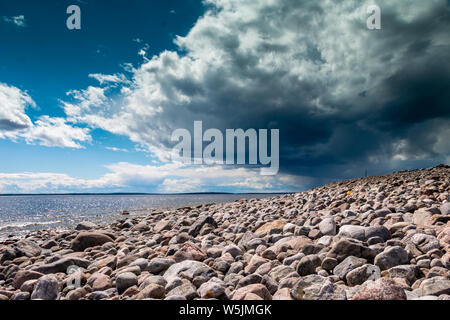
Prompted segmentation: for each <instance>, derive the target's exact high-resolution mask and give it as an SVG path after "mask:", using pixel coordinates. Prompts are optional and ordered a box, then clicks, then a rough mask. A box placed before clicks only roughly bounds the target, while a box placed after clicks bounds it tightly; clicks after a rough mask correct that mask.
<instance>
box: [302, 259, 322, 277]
mask: <svg viewBox="0 0 450 320" xmlns="http://www.w3.org/2000/svg"><path fill="white" fill-rule="evenodd" d="M320 264H321V261H320V258H319V257H318V256H317V255H315V254H311V255H307V256H305V257H303V258H302V259H300V261H299V263H298V265H297V273H298V274H299V275H300V276H307V275H308V274H312V273H316V268H317V267H318V266H320Z"/></svg>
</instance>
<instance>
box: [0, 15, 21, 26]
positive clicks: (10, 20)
mask: <svg viewBox="0 0 450 320" xmlns="http://www.w3.org/2000/svg"><path fill="white" fill-rule="evenodd" d="M3 20H4V21H5V22H7V23H12V24H15V25H16V26H18V27H26V21H25V16H24V15H19V16H12V17H5V16H4V17H3Z"/></svg>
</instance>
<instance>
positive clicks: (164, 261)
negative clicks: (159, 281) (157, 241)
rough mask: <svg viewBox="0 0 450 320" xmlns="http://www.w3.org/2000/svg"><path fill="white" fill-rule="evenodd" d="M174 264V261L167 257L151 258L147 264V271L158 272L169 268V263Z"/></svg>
mask: <svg viewBox="0 0 450 320" xmlns="http://www.w3.org/2000/svg"><path fill="white" fill-rule="evenodd" d="M173 264H175V261H174V260H172V259H168V258H153V259H152V260H150V262H149V263H148V265H147V271H148V272H150V273H153V274H157V273H160V272H161V271H165V270H167V269H169V267H170V266H171V265H173Z"/></svg>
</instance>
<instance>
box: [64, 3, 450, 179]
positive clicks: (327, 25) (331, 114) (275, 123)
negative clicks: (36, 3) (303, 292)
mask: <svg viewBox="0 0 450 320" xmlns="http://www.w3.org/2000/svg"><path fill="white" fill-rule="evenodd" d="M205 3H206V4H207V5H208V7H207V8H208V9H207V11H206V13H205V14H204V16H202V17H200V18H199V19H198V21H197V22H196V23H195V25H194V26H193V28H192V29H191V30H190V31H189V33H188V34H187V35H186V36H178V37H177V38H176V40H175V43H176V44H177V46H178V49H179V50H178V51H176V52H175V51H164V52H162V53H161V54H159V55H157V56H154V57H152V58H151V59H150V60H145V61H144V63H143V64H142V65H140V66H138V67H136V68H133V69H132V70H131V72H132V74H131V77H130V81H131V83H130V84H125V85H123V86H122V88H121V91H120V94H119V95H117V94H114V95H111V99H112V101H113V102H112V101H111V100H109V99H108V98H107V96H101V95H100V96H101V99H100V100H99V99H98V97H97V96H96V95H94V96H92V95H89V91H93V90H94V89H93V88H88V89H87V90H86V91H80V92H82V94H80V95H78V96H75V97H74V98H76V99H74V101H72V102H64V108H65V110H66V113H67V114H68V115H69V116H70V119H71V121H74V122H79V123H84V124H87V125H89V126H91V127H93V128H101V129H104V130H107V131H110V132H112V133H115V134H120V135H125V136H128V137H129V138H130V139H131V140H132V141H134V142H138V143H140V144H142V145H143V146H145V147H146V148H147V149H148V150H150V151H152V152H154V154H155V155H157V156H159V157H161V158H164V155H165V154H166V153H165V151H166V150H167V149H168V148H170V147H171V146H173V143H172V142H171V141H170V135H171V132H172V131H173V130H174V129H176V128H187V129H190V128H192V124H193V121H194V120H202V121H203V123H204V127H205V128H207V127H213V128H219V129H222V130H224V129H225V128H244V129H245V128H279V129H280V148H281V150H280V152H281V154H280V165H281V167H280V170H282V171H283V172H285V173H288V174H294V175H308V176H314V177H316V178H317V179H318V180H317V181H320V179H321V178H327V179H330V178H331V179H333V178H342V177H348V176H360V175H362V174H363V170H364V169H363V168H368V169H369V173H371V174H376V173H379V172H385V171H386V170H391V169H395V168H405V167H414V166H423V165H427V164H430V163H431V164H434V163H436V162H440V161H446V159H448V155H449V154H450V147H449V145H448V143H447V142H446V141H447V140H448V139H447V137H448V127H449V116H450V108H448V102H449V101H450V99H449V98H450V97H449V95H450V70H449V68H450V66H449V64H448V63H447V60H448V56H450V38H449V37H448V30H449V27H450V13H449V6H448V2H447V1H446V0H433V1H418V0H410V1H406V2H405V1H400V0H398V1H391V0H390V1H387V0H380V1H377V4H378V5H379V6H380V7H381V11H382V29H381V30H368V29H367V28H366V19H367V17H368V15H367V12H366V8H367V6H368V5H370V4H373V3H374V2H373V1H356V0H351V1H331V0H325V1H320V2H318V1H314V0H311V1H292V0H277V1H251V0H226V1H225V0H206V1H205ZM108 88H109V87H108V86H106V87H101V88H97V89H96V90H103V91H102V93H106V92H107V91H108V90H109V89H108ZM103 100H104V101H103ZM106 102H107V103H108V108H109V109H108V110H107V111H105V110H106V109H101V110H100V112H99V107H100V105H101V104H102V103H106Z"/></svg>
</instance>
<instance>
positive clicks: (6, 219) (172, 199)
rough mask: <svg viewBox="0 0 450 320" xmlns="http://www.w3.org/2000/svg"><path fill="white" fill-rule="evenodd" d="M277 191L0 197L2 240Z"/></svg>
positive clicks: (268, 195) (255, 196) (258, 195)
mask: <svg viewBox="0 0 450 320" xmlns="http://www.w3.org/2000/svg"><path fill="white" fill-rule="evenodd" d="M276 195H277V194H181V195H116V194H114V195H13V196H0V239H5V238H7V237H11V236H19V235H25V234H27V233H28V232H30V231H34V230H39V229H58V230H65V229H71V228H74V227H75V226H76V225H77V224H78V223H79V222H81V221H91V222H93V223H96V224H100V225H102V224H103V225H104V224H108V223H111V222H113V221H115V220H117V219H118V218H123V217H124V216H122V215H121V212H122V211H123V210H126V211H128V212H129V213H130V215H131V216H132V215H142V214H148V213H149V212H150V210H151V209H162V210H164V209H170V208H180V207H185V206H194V205H199V204H206V203H224V202H232V201H236V200H240V199H253V198H257V199H260V198H265V197H273V196H276Z"/></svg>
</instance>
